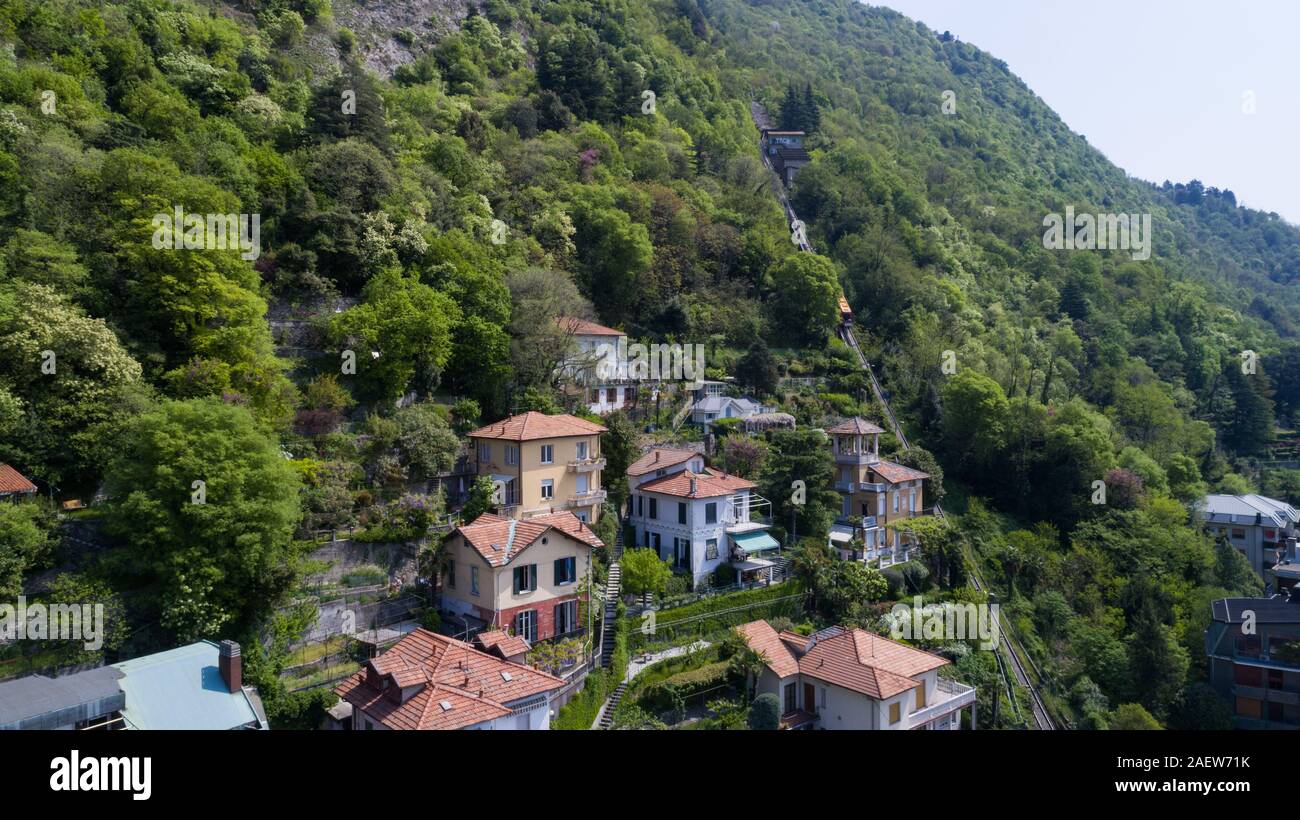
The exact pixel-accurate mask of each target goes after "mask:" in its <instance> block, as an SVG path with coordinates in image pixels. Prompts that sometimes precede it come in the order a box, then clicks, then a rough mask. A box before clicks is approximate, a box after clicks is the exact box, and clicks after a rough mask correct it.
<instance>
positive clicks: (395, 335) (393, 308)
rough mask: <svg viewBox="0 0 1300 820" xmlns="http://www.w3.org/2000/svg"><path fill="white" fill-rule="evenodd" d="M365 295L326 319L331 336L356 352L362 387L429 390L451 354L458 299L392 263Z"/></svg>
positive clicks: (386, 391) (372, 392)
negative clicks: (456, 300)
mask: <svg viewBox="0 0 1300 820" xmlns="http://www.w3.org/2000/svg"><path fill="white" fill-rule="evenodd" d="M364 297H365V301H363V302H362V303H361V304H359V305H357V306H355V307H352V308H349V309H348V310H346V311H344V312H343V313H340V314H337V315H336V316H334V318H333V319H332V321H331V323H330V335H331V336H332V338H333V339H334V341H335V342H336V343H337V344H340V345H342V346H343V347H344V348H346V349H347V350H350V351H352V353H353V355H354V356H355V363H356V378H357V381H358V382H359V386H360V387H361V389H362V390H363V391H364V392H365V393H366V394H367V395H369V396H372V397H374V398H376V399H387V400H393V399H396V398H398V397H400V396H401V395H402V394H403V393H405V392H406V391H407V390H409V389H414V390H415V391H416V392H417V393H420V394H424V393H428V392H429V391H431V390H432V389H433V388H434V387H435V386H436V385H437V383H438V377H439V375H440V374H441V372H442V367H443V365H445V364H446V363H447V359H448V357H449V356H450V355H451V329H452V327H453V326H454V324H455V323H456V320H457V318H458V317H459V309H458V308H457V307H456V303H455V302H453V301H452V300H451V299H450V298H449V297H448V296H447V295H446V294H443V293H439V292H438V291H436V290H434V289H433V288H431V287H429V286H428V285H425V284H423V283H421V282H420V281H419V280H418V279H417V278H416V277H413V276H406V275H404V274H402V273H401V272H400V271H398V270H396V269H394V268H390V269H387V270H384V271H381V272H380V273H378V274H376V275H375V277H374V278H373V279H371V280H370V282H369V284H367V285H366V288H365V292H364ZM345 372H346V371H345Z"/></svg>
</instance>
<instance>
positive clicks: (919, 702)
mask: <svg viewBox="0 0 1300 820" xmlns="http://www.w3.org/2000/svg"><path fill="white" fill-rule="evenodd" d="M916 708H917V709H924V708H925V684H924V683H922V684H921V685H920V686H918V687H917V689H916Z"/></svg>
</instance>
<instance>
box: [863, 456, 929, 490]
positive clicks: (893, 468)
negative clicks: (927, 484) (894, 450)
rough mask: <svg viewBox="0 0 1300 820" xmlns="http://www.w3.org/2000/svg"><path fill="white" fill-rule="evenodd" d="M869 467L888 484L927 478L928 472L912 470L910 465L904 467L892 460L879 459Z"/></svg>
mask: <svg viewBox="0 0 1300 820" xmlns="http://www.w3.org/2000/svg"><path fill="white" fill-rule="evenodd" d="M871 469H872V470H874V471H875V472H876V474H877V475H879V476H880V477H881V478H883V479H884V480H885V481H887V482H889V483H890V484H898V483H899V482H901V481H915V480H916V479H918V478H929V477H930V474H929V473H923V472H921V471H920V470H913V469H912V468H911V467H904V466H903V465H902V464H895V463H894V462H892V461H885V460H884V459H881V460H880V461H877V462H876V463H875V464H872V465H871Z"/></svg>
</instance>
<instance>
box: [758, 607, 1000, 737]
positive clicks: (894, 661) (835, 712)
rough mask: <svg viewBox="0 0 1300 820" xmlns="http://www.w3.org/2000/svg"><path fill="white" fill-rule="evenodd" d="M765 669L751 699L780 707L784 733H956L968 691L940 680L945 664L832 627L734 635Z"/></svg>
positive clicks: (765, 628) (971, 700) (768, 628)
mask: <svg viewBox="0 0 1300 820" xmlns="http://www.w3.org/2000/svg"><path fill="white" fill-rule="evenodd" d="M737 630H738V631H739V632H740V634H741V637H743V638H744V639H745V642H746V643H747V644H748V645H749V647H750V648H751V649H753V650H754V651H756V652H758V653H760V654H761V655H762V656H763V659H764V664H765V666H766V668H765V669H764V670H763V672H762V673H761V674H760V675H759V676H758V680H757V681H756V683H755V685H756V694H758V695H762V694H769V693H770V694H773V695H776V696H777V699H778V700H779V701H780V703H781V727H782V728H784V729H832V730H838V729H850V730H864V729H865V730H874V729H938V730H956V729H960V728H961V710H962V709H965V708H966V707H970V710H971V711H970V725H971V728H975V689H974V687H971V686H967V685H966V684H963V683H958V682H956V681H954V680H950V679H948V678H943V677H940V675H939V669H941V668H942V667H944V666H947V665H948V661H947V660H945V659H944V658H941V657H939V656H938V655H933V654H931V653H929V652H923V651H921V650H920V649H913V648H912V647H910V646H905V645H904V644H901V643H898V642H897V641H891V640H889V639H888V638H883V637H881V636H879V635H875V634H873V633H871V632H867V631H866V630H862V629H848V628H846V627H842V626H832V627H830V628H828V629H823V630H822V631H820V632H817V633H816V634H813V635H798V634H795V633H794V632H777V631H776V629H774V628H773V627H772V625H771V624H769V623H768V622H767V621H753V622H751V623H747V624H744V625H742V626H739V627H737Z"/></svg>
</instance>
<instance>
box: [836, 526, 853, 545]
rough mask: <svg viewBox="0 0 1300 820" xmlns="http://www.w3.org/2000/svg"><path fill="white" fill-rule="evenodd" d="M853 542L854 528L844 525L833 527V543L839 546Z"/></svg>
mask: <svg viewBox="0 0 1300 820" xmlns="http://www.w3.org/2000/svg"><path fill="white" fill-rule="evenodd" d="M852 540H853V528H852V527H849V526H845V525H844V524H832V525H831V541H833V542H835V543H837V544H847V543H849V542H850V541H852Z"/></svg>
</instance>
